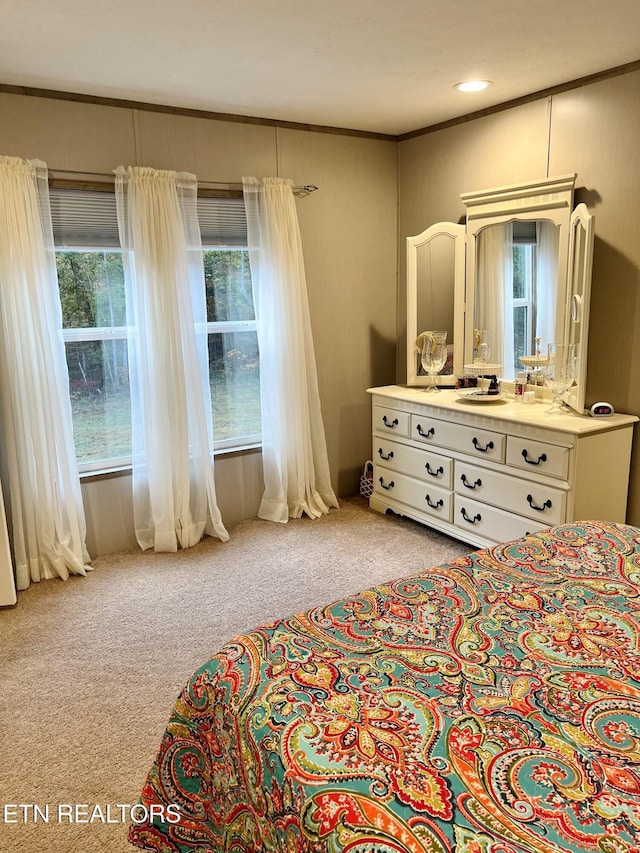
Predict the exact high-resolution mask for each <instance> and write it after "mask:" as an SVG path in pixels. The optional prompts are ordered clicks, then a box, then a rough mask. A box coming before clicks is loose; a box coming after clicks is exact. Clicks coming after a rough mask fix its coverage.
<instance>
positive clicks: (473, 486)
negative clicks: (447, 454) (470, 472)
mask: <svg viewBox="0 0 640 853" xmlns="http://www.w3.org/2000/svg"><path fill="white" fill-rule="evenodd" d="M460 479H461V480H462V485H463V486H466V487H467V489H477V488H478V486H481V485H482V480H481V479H480V477H478V479H477V480H475V482H474V483H473V484H471V483H469V482H468V481H467V475H466V474H461V475H460Z"/></svg>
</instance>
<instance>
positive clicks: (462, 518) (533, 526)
mask: <svg viewBox="0 0 640 853" xmlns="http://www.w3.org/2000/svg"><path fill="white" fill-rule="evenodd" d="M453 522H454V524H455V526H456V527H458V528H459V529H460V530H461V531H465V530H467V531H468V532H469V533H471V532H473V533H474V534H475V535H476V536H486V537H487V539H492V540H493V541H494V542H509V541H510V540H511V539H519V538H520V537H521V536H526V535H527V533H537V531H538V530H544V529H545V528H546V527H549V524H544V523H542V522H537V521H534V520H533V519H530V518H523V517H522V516H519V515H513V514H512V513H510V512H507V511H505V510H503V509H498V508H497V507H493V506H487V505H486V504H483V503H480V502H479V501H475V500H473V499H472V498H468V497H466V496H465V495H456V496H455V501H454V513H453ZM461 535H462V534H461Z"/></svg>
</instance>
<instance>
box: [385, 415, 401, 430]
mask: <svg viewBox="0 0 640 853" xmlns="http://www.w3.org/2000/svg"><path fill="white" fill-rule="evenodd" d="M382 423H383V424H384V425H385V426H386V427H389V429H395V427H397V426H398V419H397V418H394V419H393V420H392V421H391V423H389V421H388V420H387V416H386V415H383V416H382Z"/></svg>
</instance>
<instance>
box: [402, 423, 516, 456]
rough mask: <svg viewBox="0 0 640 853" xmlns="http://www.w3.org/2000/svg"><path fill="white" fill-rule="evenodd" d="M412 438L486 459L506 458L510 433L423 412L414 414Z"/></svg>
mask: <svg viewBox="0 0 640 853" xmlns="http://www.w3.org/2000/svg"><path fill="white" fill-rule="evenodd" d="M411 438H413V439H415V440H416V441H423V442H425V443H426V444H434V445H438V446H439V447H446V448H449V449H451V450H459V451H462V453H468V454H469V455H471V456H478V457H481V458H482V459H492V460H494V461H495V462H504V454H505V445H506V436H505V435H503V434H502V433H500V432H490V431H489V430H485V429H476V428H475V427H470V426H466V425H464V424H452V423H449V422H448V421H441V420H438V419H437V418H431V417H428V416H423V415H411Z"/></svg>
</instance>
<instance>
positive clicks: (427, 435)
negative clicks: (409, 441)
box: [416, 424, 436, 438]
mask: <svg viewBox="0 0 640 853" xmlns="http://www.w3.org/2000/svg"><path fill="white" fill-rule="evenodd" d="M416 432H417V433H418V435H421V436H422V437H423V438H431V436H432V435H435V434H436V428H435V427H429V429H428V430H427V431H426V432H425V431H424V430H423V429H422V424H418V426H417V427H416Z"/></svg>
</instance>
